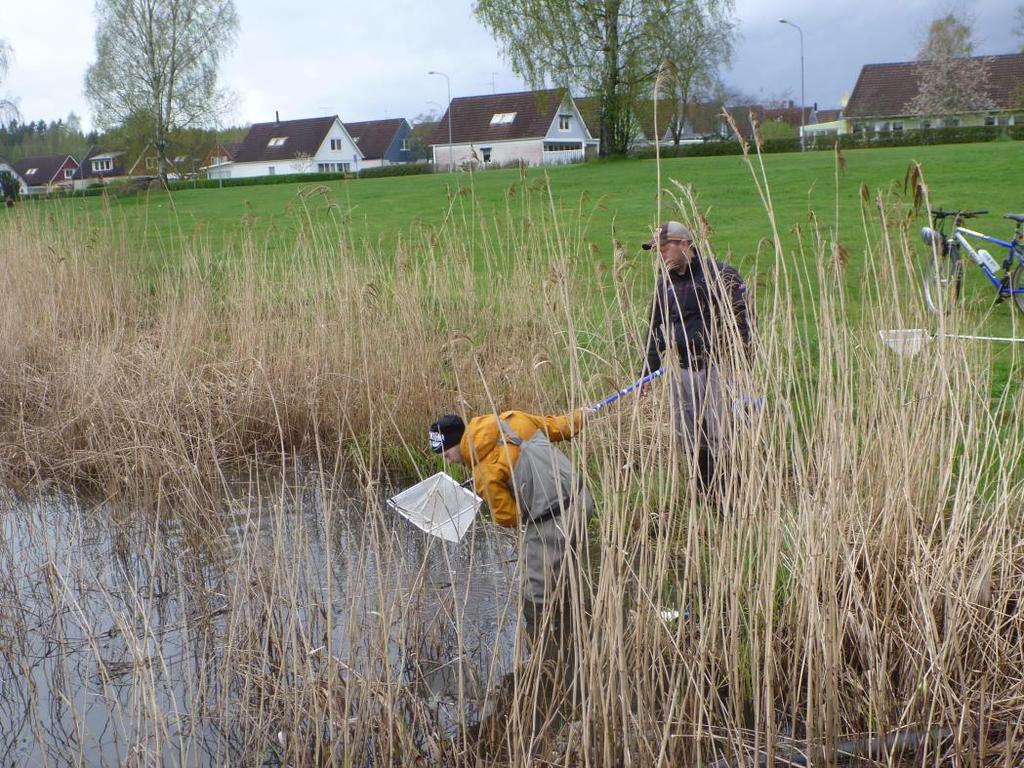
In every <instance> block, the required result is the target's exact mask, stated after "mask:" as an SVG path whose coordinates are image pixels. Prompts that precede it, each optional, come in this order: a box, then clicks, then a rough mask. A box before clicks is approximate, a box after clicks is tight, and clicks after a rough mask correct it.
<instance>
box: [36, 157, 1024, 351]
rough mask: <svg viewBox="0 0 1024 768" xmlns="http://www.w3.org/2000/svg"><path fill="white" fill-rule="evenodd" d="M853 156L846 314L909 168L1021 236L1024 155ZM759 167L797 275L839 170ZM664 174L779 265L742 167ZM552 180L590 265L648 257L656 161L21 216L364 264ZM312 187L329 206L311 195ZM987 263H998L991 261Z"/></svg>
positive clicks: (713, 220) (842, 212)
mask: <svg viewBox="0 0 1024 768" xmlns="http://www.w3.org/2000/svg"><path fill="white" fill-rule="evenodd" d="M844 157H845V161H846V168H845V170H844V171H843V172H842V173H840V175H839V180H838V210H839V220H838V223H839V237H840V240H841V241H842V242H843V244H844V246H845V247H846V249H847V251H848V253H849V255H850V256H849V266H848V268H847V273H846V280H847V286H848V288H849V291H850V294H851V297H850V302H849V305H848V306H849V307H850V311H853V312H856V311H858V309H859V304H860V302H859V297H858V291H859V290H860V285H861V277H862V276H863V274H864V266H865V253H866V252H865V244H866V241H867V239H866V238H865V231H864V226H863V224H862V221H861V208H862V205H863V197H862V194H863V193H864V192H865V191H866V192H867V193H868V195H869V200H870V201H871V202H870V205H869V208H871V211H869V215H871V216H872V220H871V222H870V224H869V233H870V232H872V231H874V228H875V227H877V217H875V216H874V214H873V209H874V205H873V200H874V196H875V195H876V194H877V193H878V192H882V193H883V194H884V195H885V197H886V200H887V201H889V202H893V203H895V204H897V205H899V204H900V203H901V201H902V203H903V204H904V205H906V204H909V202H910V197H911V195H910V193H908V192H904V188H903V187H904V184H903V181H904V178H905V176H906V173H907V169H908V167H909V166H910V164H911V163H912V162H914V161H917V162H919V163H920V164H921V166H922V168H923V171H924V177H925V180H926V182H927V183H928V185H929V188H930V190H931V203H932V206H933V207H944V208H957V207H959V208H987V209H989V210H990V211H991V215H990V216H988V217H985V218H983V219H977V220H975V221H976V223H977V228H979V229H982V230H985V231H988V232H989V233H991V234H994V235H996V236H1000V237H1003V238H1009V236H1010V234H1011V232H1012V228H1011V227H1010V226H1009V224H1010V223H1009V222H1007V221H1004V220H1003V219H1002V218H1001V215H1002V214H1003V213H1006V212H1014V213H1022V212H1024V193H1022V192H1021V187H1020V184H1019V181H1018V179H1017V176H1016V171H1017V168H1018V167H1019V166H1020V165H1021V161H1022V160H1024V142H1009V141H1007V142H993V143H986V144H972V145H946V146H924V147H901V148H891V149H869V150H849V151H847V152H846V153H845V155H844ZM764 164H765V167H766V171H767V176H768V183H769V186H770V190H771V195H772V200H773V203H774V207H775V212H776V217H777V223H778V227H779V233H780V237H781V239H782V245H783V249H784V251H785V252H786V253H787V254H791V255H792V258H793V261H794V264H797V263H798V262H797V256H796V252H797V246H798V238H797V234H796V230H797V228H802V229H803V231H804V232H806V231H807V228H808V224H809V220H810V218H809V217H810V214H811V213H812V212H814V213H816V215H817V217H818V220H819V221H820V222H821V224H822V225H823V226H824V227H825V228H826V229H828V228H831V227H834V226H835V224H836V213H835V212H836V205H837V189H836V157H835V155H834V153H832V152H809V153H806V154H799V153H792V154H775V155H767V156H765V157H764ZM661 169H662V185H663V187H669V188H670V187H671V186H672V185H671V184H670V180H676V181H678V182H681V183H683V184H690V185H692V186H693V188H694V190H695V192H696V195H697V198H698V202H699V205H700V207H701V208H702V210H703V211H704V213H705V214H706V218H707V220H708V221H709V223H710V225H711V226H712V228H713V237H712V239H713V243H714V245H715V249H716V252H717V255H718V256H719V257H720V258H725V259H727V260H729V261H731V262H732V263H733V264H735V265H736V266H737V267H738V268H739V269H740V271H741V272H742V273H743V274H744V275H746V276H748V277H749V276H751V275H754V274H755V273H757V272H758V271H767V267H769V266H770V261H771V260H772V259H773V258H774V255H773V251H772V250H771V249H770V248H764V247H763V244H762V241H763V239H765V238H770V237H771V228H770V226H769V221H768V217H767V214H766V211H765V209H764V206H763V205H762V203H761V201H760V198H759V196H758V194H757V191H756V189H755V185H754V184H753V182H752V179H751V173H750V170H749V169H748V167H747V166H746V165H745V163H744V161H743V160H742V158H740V157H736V156H732V157H708V158H680V159H668V160H663V161H662V165H661ZM545 174H546V175H547V177H548V178H549V180H550V186H551V190H552V193H553V196H554V198H555V200H556V201H557V202H558V204H559V205H560V206H562V207H563V208H564V213H563V214H561V215H563V216H564V217H565V218H566V219H567V220H571V221H575V222H577V223H578V222H580V221H581V220H582V219H584V218H585V220H586V225H585V229H584V231H585V237H586V239H587V240H589V241H590V242H592V243H593V244H594V246H595V248H596V254H597V255H596V256H595V258H597V259H605V260H607V261H608V262H610V261H611V258H612V250H613V246H612V243H613V239H614V238H617V239H618V240H619V241H621V242H622V243H624V244H625V246H626V247H627V248H628V249H630V250H632V251H634V252H637V253H640V251H639V244H640V242H641V241H642V240H643V239H646V238H647V237H648V236H649V233H650V229H651V226H652V225H653V224H654V223H655V216H656V214H655V201H656V165H655V162H654V161H653V160H643V161H635V160H619V161H608V162H598V163H589V164H584V165H575V166H566V167H555V168H550V169H546V170H542V169H530V170H529V172H528V173H527V176H526V178H525V181H524V180H523V179H522V178H521V175H520V172H519V171H518V170H515V169H510V170H491V171H486V172H481V173H477V174H475V175H473V176H470V175H468V174H459V175H455V176H452V175H448V174H438V175H423V176H407V177H391V178H380V179H363V180H349V181H332V182H310V183H306V184H280V185H272V186H252V187H228V188H224V189H207V190H195V191H191V190H185V191H181V192H177V193H174V194H173V195H167V194H152V195H149V196H146V195H141V196H137V197H123V198H110V199H107V200H104V199H102V198H97V197H90V198H80V199H74V200H69V201H61V202H57V203H42V204H34V205H32V206H29V205H27V204H26V205H25V206H24V208H25V209H26V210H31V211H33V212H36V213H45V212H48V211H49V210H51V209H52V206H55V205H56V206H61V209H62V212H63V213H65V214H66V215H68V216H70V217H71V218H72V220H73V221H75V222H76V226H82V227H83V228H96V227H101V228H105V227H115V228H116V227H123V229H124V231H125V232H127V233H129V234H130V236H131V237H132V238H133V240H135V241H136V242H140V243H144V244H145V246H144V247H142V248H140V254H141V255H142V256H143V258H144V259H153V260H154V265H160V264H167V263H173V262H174V260H175V259H176V258H177V257H178V256H179V255H180V252H181V250H182V244H183V243H189V242H192V241H193V238H201V239H202V240H204V241H208V242H209V244H210V247H211V248H212V249H213V251H214V252H223V254H224V257H225V258H226V259H230V258H231V254H232V251H233V250H234V249H236V248H237V247H238V243H239V241H240V238H242V237H245V236H252V235H255V237H256V238H257V240H258V241H259V242H260V243H261V244H263V245H264V246H265V248H266V250H267V252H268V253H271V254H273V253H274V252H279V253H281V254H287V253H288V252H289V250H290V249H291V248H293V247H294V246H295V243H296V242H297V239H298V237H299V233H300V232H301V231H304V230H308V229H309V227H311V226H312V227H314V228H317V227H323V228H334V229H337V230H338V231H339V232H342V231H343V232H345V233H347V234H348V236H349V237H350V238H351V239H352V240H354V241H355V244H356V246H357V247H356V249H355V250H356V252H358V250H359V245H360V244H362V245H363V246H364V247H366V246H370V247H373V248H374V249H375V250H379V251H382V252H385V253H386V252H387V251H388V250H389V249H391V248H395V247H396V246H397V243H398V242H399V240H400V239H402V240H403V241H404V242H406V243H408V242H416V241H417V240H416V237H415V235H417V234H418V233H421V232H422V231H423V229H424V228H436V227H438V226H439V225H440V224H441V222H443V221H444V220H445V217H446V215H447V214H448V212H449V211H450V209H451V208H452V206H451V203H450V201H451V200H452V195H453V193H455V192H457V191H459V190H460V189H461V198H459V199H456V202H457V203H458V205H457V206H456V207H455V210H456V211H459V210H461V209H462V207H463V206H464V205H465V202H466V201H468V200H473V201H475V203H476V204H477V205H478V206H479V210H480V211H481V212H482V213H483V214H484V215H485V217H493V219H494V220H495V221H497V222H503V221H504V220H505V218H506V216H508V215H511V216H513V217H515V216H518V215H519V213H518V212H517V211H518V210H519V209H518V207H517V206H518V203H516V202H514V201H515V200H517V199H521V198H517V197H516V195H515V194H511V195H510V191H513V192H518V191H519V190H520V188H521V187H520V185H521V184H523V183H525V184H526V186H527V187H528V188H529V189H531V190H533V195H532V204H533V205H542V204H544V192H543V190H544V186H545ZM317 188H320V189H321V190H323V191H326V193H327V194H310V192H311V191H313V190H316V189H317ZM510 199H511V200H513V203H511V204H510V203H508V201H509V200H510ZM108 205H109V208H108V207H107V206H108ZM581 211H582V212H583V213H584V216H581V213H580V212H581ZM673 216H677V213H676V212H675V211H673V210H672V209H671V208H669V207H668V206H667V205H666V206H665V207H663V213H662V218H669V217H673ZM924 223H925V221H924V217H923V215H922V216H919V217H918V220H917V222H916V226H920V225H923V224H924ZM499 231H500V228H499ZM759 244H762V246H761V247H760V250H759ZM915 247H916V248H918V254H917V256H918V258H921V259H923V256H924V254H925V248H924V246H923V245H922V244H920V241H919V240H917V239H915ZM990 250H992V252H993V253H994V254H995V255H996V256H997V258H1000V256H999V254H997V253H995V249H994V248H992V249H990ZM805 258H806V257H805ZM799 266H802V267H804V268H807V267H813V265H807V264H802V265H799ZM156 268H160V267H159V266H156ZM811 271H812V273H813V269H812V270H811ZM641 288H643V287H642V286H641ZM644 290H646V289H644ZM993 297H994V293H993V292H992V291H991V288H990V286H989V285H988V284H987V281H985V280H984V277H983V275H982V274H981V272H980V271H979V270H977V268H976V267H975V266H974V265H973V264H967V265H966V279H965V289H964V296H963V300H964V302H965V304H966V305H967V307H968V312H969V317H970V318H971V319H970V325H971V326H972V331H975V332H983V333H992V334H997V335H1009V334H1011V333H1013V332H1014V331H1013V323H1012V321H1011V317H1012V309H1011V307H1010V305H1009V304H1001V305H998V306H996V305H994V304H993ZM1000 354H1001V353H1000Z"/></svg>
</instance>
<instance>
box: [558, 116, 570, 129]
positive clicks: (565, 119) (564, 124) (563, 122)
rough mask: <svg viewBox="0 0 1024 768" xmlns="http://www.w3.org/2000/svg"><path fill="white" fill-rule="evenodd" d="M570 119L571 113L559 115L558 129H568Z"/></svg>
mask: <svg viewBox="0 0 1024 768" xmlns="http://www.w3.org/2000/svg"><path fill="white" fill-rule="evenodd" d="M571 120H572V115H559V116H558V130H560V131H568V130H569V123H570V121H571Z"/></svg>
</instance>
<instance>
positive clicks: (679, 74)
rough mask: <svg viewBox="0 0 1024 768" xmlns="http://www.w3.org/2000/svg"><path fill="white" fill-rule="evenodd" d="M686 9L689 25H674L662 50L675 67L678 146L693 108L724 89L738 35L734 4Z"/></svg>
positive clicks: (672, 88)
mask: <svg viewBox="0 0 1024 768" xmlns="http://www.w3.org/2000/svg"><path fill="white" fill-rule="evenodd" d="M685 5H686V6H687V8H686V10H685V11H683V18H684V19H685V23H678V24H675V25H673V26H674V29H673V30H672V32H671V34H669V35H667V36H666V40H665V42H664V45H663V48H662V56H663V58H664V59H665V60H666V61H667V62H669V64H670V65H671V77H670V80H669V93H670V95H671V97H672V100H673V101H674V102H675V115H674V116H673V118H672V120H671V122H670V123H669V132H670V134H671V136H672V142H673V143H674V144H676V145H677V146H678V144H679V142H680V141H681V140H682V138H683V131H684V128H685V124H686V114H687V109H688V107H689V105H691V104H696V103H697V102H698V101H700V100H701V99H706V98H709V97H710V96H711V95H712V94H713V93H714V92H715V90H717V88H718V87H719V86H720V84H721V82H720V79H719V75H718V72H719V68H720V67H722V66H727V65H728V64H729V62H730V61H732V49H733V38H734V35H735V32H734V27H733V23H732V19H731V15H732V12H733V10H734V7H735V6H734V4H733V2H732V0H689V2H687V3H685Z"/></svg>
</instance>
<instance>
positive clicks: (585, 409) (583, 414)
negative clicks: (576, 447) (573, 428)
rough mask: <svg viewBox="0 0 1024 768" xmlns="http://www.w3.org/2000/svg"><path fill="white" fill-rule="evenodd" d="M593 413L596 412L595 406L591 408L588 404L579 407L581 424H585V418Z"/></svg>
mask: <svg viewBox="0 0 1024 768" xmlns="http://www.w3.org/2000/svg"><path fill="white" fill-rule="evenodd" d="M595 413H597V408H591V407H590V406H589V405H585V406H583V407H582V408H580V421H581V422H582V423H583V424H586V423H587V420H588V419H590V417H591V416H593V415H594V414H595Z"/></svg>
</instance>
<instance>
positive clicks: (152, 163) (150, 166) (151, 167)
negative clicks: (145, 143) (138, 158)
mask: <svg viewBox="0 0 1024 768" xmlns="http://www.w3.org/2000/svg"><path fill="white" fill-rule="evenodd" d="M156 165H157V159H156V158H155V157H147V158H146V170H147V171H155V170H156Z"/></svg>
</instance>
